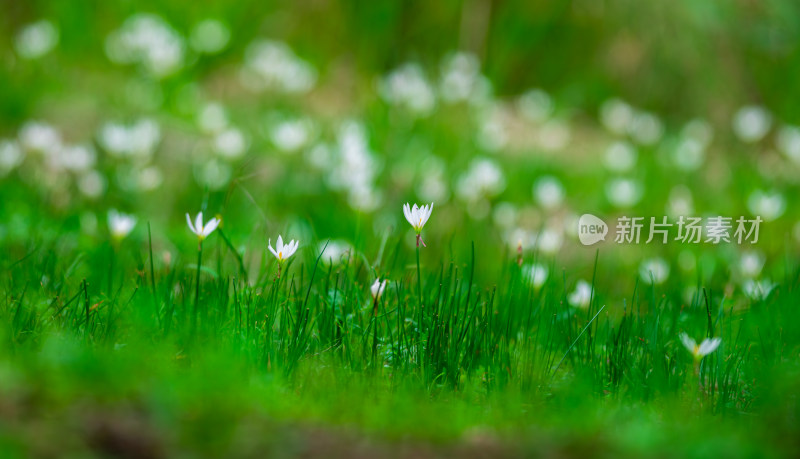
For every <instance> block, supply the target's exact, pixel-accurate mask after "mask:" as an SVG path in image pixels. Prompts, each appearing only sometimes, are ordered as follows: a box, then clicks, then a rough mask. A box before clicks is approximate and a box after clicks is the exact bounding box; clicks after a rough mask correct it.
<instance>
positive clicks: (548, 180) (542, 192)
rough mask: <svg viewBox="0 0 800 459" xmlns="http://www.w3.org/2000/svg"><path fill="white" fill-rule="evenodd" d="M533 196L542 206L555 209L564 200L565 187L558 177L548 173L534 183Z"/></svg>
mask: <svg viewBox="0 0 800 459" xmlns="http://www.w3.org/2000/svg"><path fill="white" fill-rule="evenodd" d="M533 196H534V197H535V198H536V202H538V203H539V205H540V206H542V207H544V208H545V209H554V208H556V207H558V206H560V205H561V203H562V202H564V187H563V186H562V185H561V182H559V181H558V179H557V178H555V177H553V176H550V175H546V176H543V177H540V178H539V179H538V180H537V181H536V183H535V184H534V185H533Z"/></svg>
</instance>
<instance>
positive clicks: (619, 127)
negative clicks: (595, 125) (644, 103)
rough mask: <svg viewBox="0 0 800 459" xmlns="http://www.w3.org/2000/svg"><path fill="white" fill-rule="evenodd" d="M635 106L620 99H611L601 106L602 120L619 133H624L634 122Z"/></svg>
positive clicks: (612, 130) (615, 132)
mask: <svg viewBox="0 0 800 459" xmlns="http://www.w3.org/2000/svg"><path fill="white" fill-rule="evenodd" d="M634 115H635V112H634V110H633V108H632V107H631V106H630V105H628V104H627V103H626V102H624V101H622V100H620V99H609V100H607V101H605V102H603V105H601V106H600V122H602V123H603V126H605V128H606V129H608V130H609V131H611V132H612V133H614V134H617V135H624V134H625V133H627V132H628V128H629V126H630V125H631V123H632V122H633V117H634Z"/></svg>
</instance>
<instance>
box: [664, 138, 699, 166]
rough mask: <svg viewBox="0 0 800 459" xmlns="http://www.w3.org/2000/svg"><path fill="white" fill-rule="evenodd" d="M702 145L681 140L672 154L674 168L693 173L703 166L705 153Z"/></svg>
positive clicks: (690, 140)
mask: <svg viewBox="0 0 800 459" xmlns="http://www.w3.org/2000/svg"><path fill="white" fill-rule="evenodd" d="M703 148H704V147H703V145H702V144H701V143H700V142H698V141H697V140H694V139H681V140H680V141H679V142H678V144H677V145H676V146H675V149H674V150H673V152H672V159H673V161H674V163H675V165H676V166H678V167H679V168H680V169H682V170H685V171H694V170H697V169H698V168H700V166H702V165H703V162H704V161H705V159H706V152H705V150H704V149H703Z"/></svg>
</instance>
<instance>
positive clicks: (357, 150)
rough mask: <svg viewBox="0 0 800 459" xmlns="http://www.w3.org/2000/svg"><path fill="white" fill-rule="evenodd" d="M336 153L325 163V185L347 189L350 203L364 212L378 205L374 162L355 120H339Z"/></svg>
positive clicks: (364, 131)
mask: <svg viewBox="0 0 800 459" xmlns="http://www.w3.org/2000/svg"><path fill="white" fill-rule="evenodd" d="M337 140H338V145H337V147H338V148H337V153H338V156H337V157H336V158H335V160H334V161H333V164H332V165H331V166H330V167H328V185H329V186H330V187H331V188H333V189H335V190H346V191H347V192H348V196H347V197H348V203H349V204H350V206H351V207H353V208H355V209H358V210H360V211H364V212H370V211H373V210H375V209H377V208H378V206H379V205H380V203H381V199H382V196H381V193H380V192H379V190H376V189H375V186H374V183H373V182H374V180H375V175H376V174H377V172H378V164H377V162H376V161H375V159H374V156H373V153H372V152H371V151H370V149H369V143H368V141H367V135H366V128H365V127H364V125H363V124H362V123H360V122H357V121H346V122H344V123H342V125H341V127H340V128H339V131H338V139H337Z"/></svg>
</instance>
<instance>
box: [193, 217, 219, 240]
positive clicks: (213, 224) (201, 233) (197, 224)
mask: <svg viewBox="0 0 800 459" xmlns="http://www.w3.org/2000/svg"><path fill="white" fill-rule="evenodd" d="M219 223H220V221H219V219H218V218H216V217H215V218H212V219H211V220H209V221H208V222H206V224H205V225H203V212H200V213H198V214H197V217H196V218H195V220H194V224H192V219H191V218H190V217H189V214H188V213H187V214H186V224H187V225H189V230H190V231H191V232H193V233H194V234H196V235H197V238H198V239H199V240H200V241H202V240H203V239H205V238H207V237H208V236H209V235H211V233H213V232H214V230H215V229H217V226H219Z"/></svg>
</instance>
